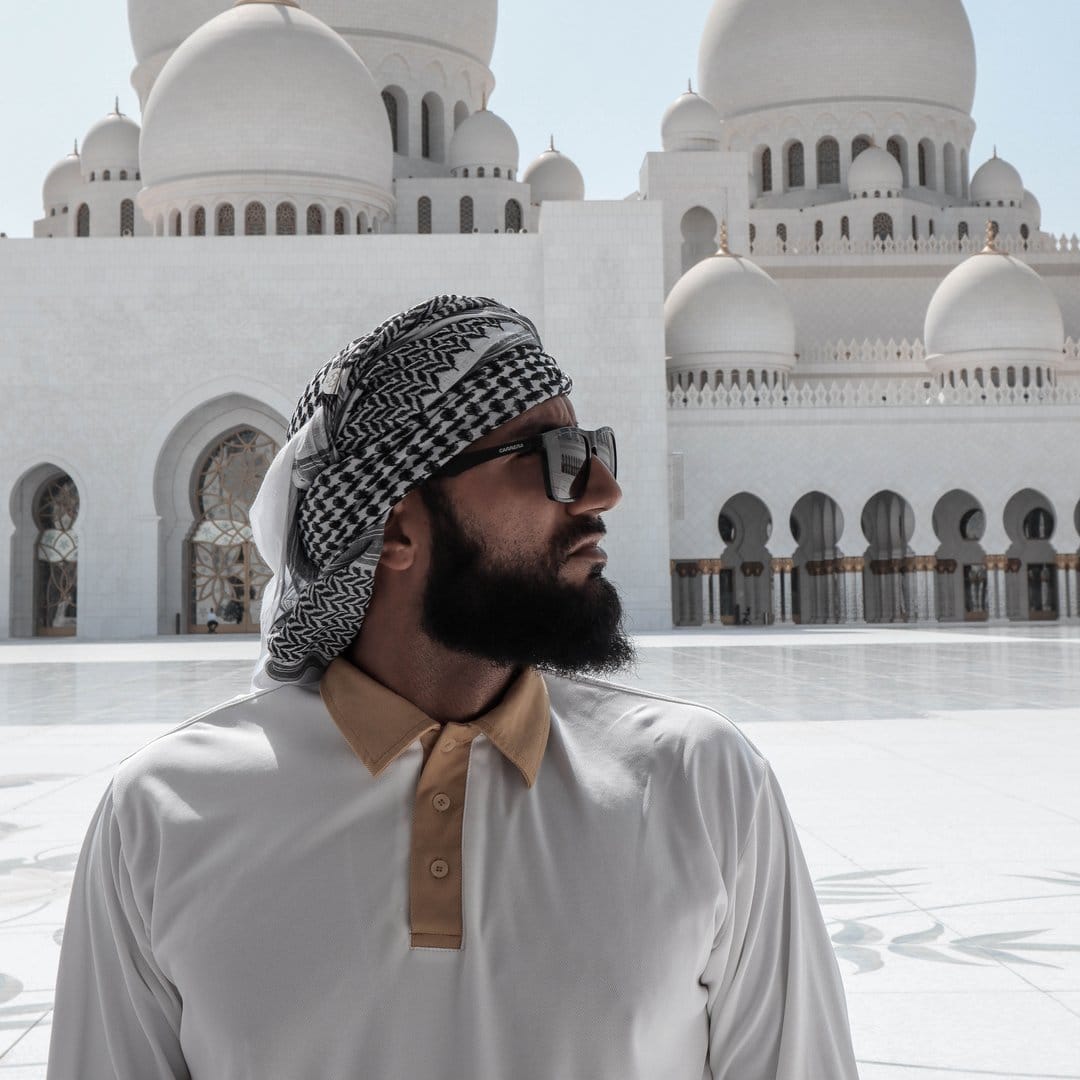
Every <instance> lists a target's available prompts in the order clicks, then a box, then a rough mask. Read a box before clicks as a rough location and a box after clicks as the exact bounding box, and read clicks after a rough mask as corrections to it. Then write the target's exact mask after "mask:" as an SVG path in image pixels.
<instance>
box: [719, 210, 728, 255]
mask: <svg viewBox="0 0 1080 1080" xmlns="http://www.w3.org/2000/svg"><path fill="white" fill-rule="evenodd" d="M716 254H717V255H730V254H731V251H730V249H729V248H728V233H727V218H724V219H723V220H722V221H721V222H720V247H719V249H718V250H717V252H716Z"/></svg>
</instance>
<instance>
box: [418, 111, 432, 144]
mask: <svg viewBox="0 0 1080 1080" xmlns="http://www.w3.org/2000/svg"><path fill="white" fill-rule="evenodd" d="M420 156H421V157H425V158H429V157H431V106H430V105H428V103H427V102H426V101H421V102H420Z"/></svg>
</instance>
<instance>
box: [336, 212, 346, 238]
mask: <svg viewBox="0 0 1080 1080" xmlns="http://www.w3.org/2000/svg"><path fill="white" fill-rule="evenodd" d="M334 235H335V236H344V235H345V211H344V210H340V209H339V210H335V211H334Z"/></svg>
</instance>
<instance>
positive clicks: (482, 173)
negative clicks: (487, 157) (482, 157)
mask: <svg viewBox="0 0 1080 1080" xmlns="http://www.w3.org/2000/svg"><path fill="white" fill-rule="evenodd" d="M476 175H477V176H478V177H479V178H480V179H481V180H483V179H484V177H485V176H486V175H487V174H486V173H485V171H484V166H483V165H481V166H479V168H477V170H476Z"/></svg>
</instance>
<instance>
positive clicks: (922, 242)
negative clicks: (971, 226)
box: [750, 233, 1080, 256]
mask: <svg viewBox="0 0 1080 1080" xmlns="http://www.w3.org/2000/svg"><path fill="white" fill-rule="evenodd" d="M985 245H986V240H985V238H984V237H982V236H981V235H980V236H977V237H976V236H965V237H964V238H963V239H960V238H958V237H946V236H926V237H922V238H920V239H918V240H916V239H914V238H912V237H910V236H909V237H905V238H903V239H900V240H893V239H890V238H887V239H878V238H875V239H873V240H849V239H847V238H846V237H839V238H831V239H824V238H822V239H821V240H815V239H814V237H813V235H811V234H809V233H808V234H800V235H797V236H791V237H789V238H788V239H787V240H782V239H780V237H778V236H768V235H766V236H758V237H757V238H756V239H755V240H754V241H753V242H752V243H751V244H750V254H751V255H756V256H766V255H974V254H975V253H976V252H979V251H982V250H983V248H984V247H985ZM996 246H997V249H998V250H999V251H1003V252H1005V253H1006V254H1009V255H1020V256H1030V255H1073V256H1080V236H1077V234H1076V233H1073V234H1072V236H1066V235H1065V234H1064V233H1063V234H1062V235H1061V236H1051V235H1049V234H1043V233H1040V234H1038V235H1035V236H1032V237H1030V238H1029V239H1027V240H1025V239H1024V238H1023V237H1021V236H1015V235H1010V236H999V237H998V238H997V241H996Z"/></svg>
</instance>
